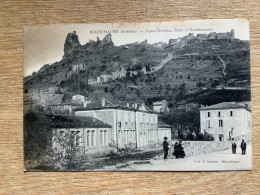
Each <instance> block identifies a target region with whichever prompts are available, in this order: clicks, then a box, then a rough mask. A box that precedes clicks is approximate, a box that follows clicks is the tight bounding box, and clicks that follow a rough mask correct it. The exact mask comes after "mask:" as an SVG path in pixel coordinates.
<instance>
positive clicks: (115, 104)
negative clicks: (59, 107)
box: [75, 99, 150, 112]
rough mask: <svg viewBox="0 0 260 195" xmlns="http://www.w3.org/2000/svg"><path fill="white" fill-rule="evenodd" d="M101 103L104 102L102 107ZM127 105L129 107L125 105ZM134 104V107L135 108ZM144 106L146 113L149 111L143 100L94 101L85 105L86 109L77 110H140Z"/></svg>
mask: <svg viewBox="0 0 260 195" xmlns="http://www.w3.org/2000/svg"><path fill="white" fill-rule="evenodd" d="M102 101H104V102H103V103H104V105H102ZM127 104H129V105H127ZM135 104H136V106H135ZM142 105H144V107H145V109H146V111H148V112H149V111H150V110H149V109H148V107H147V106H146V105H145V103H144V101H143V100H137V101H124V102H123V101H116V100H106V99H103V100H102V99H101V100H96V101H93V102H91V103H90V104H88V105H87V107H86V108H78V109H75V111H77V110H92V109H103V108H124V109H129V110H140V108H141V106H142Z"/></svg>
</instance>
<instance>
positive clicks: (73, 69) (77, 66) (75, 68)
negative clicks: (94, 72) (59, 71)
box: [66, 63, 85, 78]
mask: <svg viewBox="0 0 260 195" xmlns="http://www.w3.org/2000/svg"><path fill="white" fill-rule="evenodd" d="M84 69H85V64H83V63H80V64H74V65H72V66H71V70H70V71H69V72H67V74H66V77H67V78H70V77H71V76H72V75H73V74H76V75H77V74H79V72H80V71H81V70H84Z"/></svg>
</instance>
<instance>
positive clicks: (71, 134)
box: [51, 116, 111, 156]
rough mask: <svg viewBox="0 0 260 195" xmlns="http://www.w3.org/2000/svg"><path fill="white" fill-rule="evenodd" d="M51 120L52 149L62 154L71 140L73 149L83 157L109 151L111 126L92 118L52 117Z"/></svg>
mask: <svg viewBox="0 0 260 195" xmlns="http://www.w3.org/2000/svg"><path fill="white" fill-rule="evenodd" d="M51 119H52V125H53V129H52V130H53V136H52V147H53V149H55V150H57V151H59V152H64V151H65V150H66V149H65V148H66V146H67V145H68V139H73V141H74V146H75V148H77V149H78V151H79V153H81V154H83V155H90V156H98V155H102V154H103V153H105V152H109V151H110V150H111V148H110V147H109V140H110V139H111V137H110V135H111V125H108V124H106V123H104V122H102V121H100V120H97V119H94V118H92V117H77V116H52V117H51ZM64 144H66V146H64Z"/></svg>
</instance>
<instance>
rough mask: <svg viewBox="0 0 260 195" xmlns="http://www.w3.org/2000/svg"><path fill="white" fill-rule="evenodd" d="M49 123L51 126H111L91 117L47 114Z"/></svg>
mask: <svg viewBox="0 0 260 195" xmlns="http://www.w3.org/2000/svg"><path fill="white" fill-rule="evenodd" d="M48 118H49V123H50V124H51V126H52V127H53V128H111V127H112V126H111V125H109V124H106V123H104V122H102V121H100V120H98V119H95V118H93V117H82V116H60V115H48Z"/></svg>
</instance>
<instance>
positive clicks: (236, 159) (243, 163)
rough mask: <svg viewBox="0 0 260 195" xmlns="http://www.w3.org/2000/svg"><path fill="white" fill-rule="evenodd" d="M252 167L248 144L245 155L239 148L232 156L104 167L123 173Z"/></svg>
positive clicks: (229, 153) (222, 153)
mask: <svg viewBox="0 0 260 195" xmlns="http://www.w3.org/2000/svg"><path fill="white" fill-rule="evenodd" d="M250 167H252V147H251V145H249V144H248V146H247V151H246V155H242V154H241V149H240V147H237V153H236V154H232V151H231V148H230V149H228V150H224V151H220V152H213V153H208V154H202V155H198V156H190V157H186V158H183V159H174V157H173V156H171V158H170V159H167V160H164V159H163V156H162V155H161V156H156V157H154V158H153V159H150V160H149V161H146V162H142V161H131V162H128V163H124V164H123V163H122V164H118V165H117V166H109V167H106V168H105V170H122V171H123V170H124V171H134V170H138V171H158V170H160V171H219V170H250Z"/></svg>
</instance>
